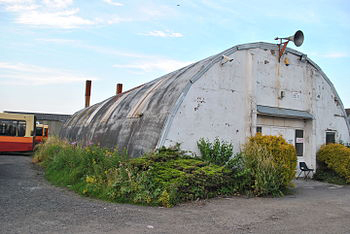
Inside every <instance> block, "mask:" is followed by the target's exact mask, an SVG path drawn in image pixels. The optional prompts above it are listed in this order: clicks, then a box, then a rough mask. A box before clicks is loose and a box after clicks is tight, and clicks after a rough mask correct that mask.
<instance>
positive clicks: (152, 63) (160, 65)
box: [113, 58, 192, 72]
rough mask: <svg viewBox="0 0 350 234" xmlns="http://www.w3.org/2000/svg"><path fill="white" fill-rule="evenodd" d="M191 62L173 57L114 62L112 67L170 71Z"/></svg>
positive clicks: (146, 70)
mask: <svg viewBox="0 0 350 234" xmlns="http://www.w3.org/2000/svg"><path fill="white" fill-rule="evenodd" d="M191 63H192V62H184V61H178V60H173V59H159V58H156V59H153V60H147V62H139V63H133V64H115V65H113V67H116V68H126V69H132V70H142V71H144V72H152V71H163V72H172V71H175V70H177V69H180V68H182V67H185V66H187V65H189V64H191Z"/></svg>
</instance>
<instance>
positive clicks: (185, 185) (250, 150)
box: [33, 136, 295, 207]
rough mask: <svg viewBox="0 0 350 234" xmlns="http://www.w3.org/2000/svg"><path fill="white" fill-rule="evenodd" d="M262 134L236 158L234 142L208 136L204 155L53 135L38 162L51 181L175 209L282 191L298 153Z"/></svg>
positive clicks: (89, 192)
mask: <svg viewBox="0 0 350 234" xmlns="http://www.w3.org/2000/svg"><path fill="white" fill-rule="evenodd" d="M259 137H260V136H259ZM259 137H258V138H256V137H255V138H251V139H250V140H249V142H248V143H247V145H246V146H245V148H244V151H243V152H242V153H239V154H236V155H235V156H234V157H231V156H232V151H233V148H232V145H230V144H227V143H225V142H220V141H219V140H218V139H216V140H215V141H214V143H213V144H211V143H210V144H208V142H205V141H204V140H202V142H201V143H199V145H202V146H205V147H204V148H205V149H209V151H210V153H209V154H207V156H205V157H202V158H198V157H192V156H189V155H187V153H186V152H184V151H181V150H180V149H179V146H176V147H173V148H161V149H158V150H157V151H155V152H151V153H148V154H145V155H144V156H143V157H140V158H128V157H127V155H126V154H125V153H123V152H122V153H121V152H120V151H118V150H117V149H115V150H110V149H105V148H102V147H99V146H96V145H92V146H88V147H81V146H79V145H71V144H69V143H67V142H64V141H62V140H59V139H56V138H51V139H49V140H48V141H47V142H46V143H45V144H42V145H40V146H39V147H38V149H37V151H36V153H35V156H34V158H33V161H34V162H37V163H39V164H40V165H42V166H43V168H44V170H45V176H46V178H47V179H48V180H49V181H50V182H51V183H53V184H55V185H57V186H64V187H67V188H69V189H71V190H74V191H76V192H78V193H80V194H82V195H84V196H89V197H95V198H99V199H103V200H108V201H113V202H127V203H134V204H143V205H155V206H165V207H172V206H174V205H176V204H178V203H181V202H185V201H190V200H196V199H204V198H211V197H215V196H219V195H237V194H247V195H256V196H265V195H272V196H278V195H282V193H283V191H284V190H283V189H285V187H286V186H287V185H289V184H290V180H291V176H290V174H291V173H292V172H293V171H294V170H295V163H294V161H292V160H294V158H293V157H291V154H294V153H295V151H293V150H291V149H290V146H288V145H286V143H285V142H283V141H281V139H280V138H269V139H268V140H266V139H265V138H263V139H260V138H259ZM265 141H267V142H269V144H267V145H266V142H265ZM271 142H272V144H271ZM292 148H293V147H292ZM291 168H292V169H291Z"/></svg>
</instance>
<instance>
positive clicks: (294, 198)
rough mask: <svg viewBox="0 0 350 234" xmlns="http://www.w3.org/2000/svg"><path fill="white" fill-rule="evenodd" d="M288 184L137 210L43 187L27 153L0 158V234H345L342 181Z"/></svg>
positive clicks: (349, 206) (348, 194)
mask: <svg viewBox="0 0 350 234" xmlns="http://www.w3.org/2000/svg"><path fill="white" fill-rule="evenodd" d="M296 185H297V186H296V189H295V190H294V192H293V195H289V196H286V197H283V198H250V199H246V198H243V197H231V198H218V199H210V200H206V201H197V202H191V203H186V204H183V205H179V206H176V207H174V208H159V207H142V206H135V205H128V204H113V203H107V202H102V201H98V200H93V199H89V198H84V197H80V196H79V195H76V194H74V193H73V192H70V191H67V190H66V189H62V188H56V187H54V186H51V185H50V184H49V183H48V182H47V181H46V180H45V179H44V178H43V173H42V171H41V170H40V168H38V167H37V166H35V165H33V164H31V158H30V157H28V156H16V155H11V156H7V155H0V233H191V234H194V233H350V186H337V185H330V184H326V183H319V182H314V181H303V180H298V181H296Z"/></svg>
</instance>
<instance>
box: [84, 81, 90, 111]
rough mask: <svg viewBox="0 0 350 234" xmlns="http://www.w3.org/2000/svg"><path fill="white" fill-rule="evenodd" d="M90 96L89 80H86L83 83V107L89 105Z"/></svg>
mask: <svg viewBox="0 0 350 234" xmlns="http://www.w3.org/2000/svg"><path fill="white" fill-rule="evenodd" d="M90 96H91V80H87V81H86V83H85V108H86V107H89V106H90Z"/></svg>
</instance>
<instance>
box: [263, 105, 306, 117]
mask: <svg viewBox="0 0 350 234" xmlns="http://www.w3.org/2000/svg"><path fill="white" fill-rule="evenodd" d="M257 111H258V114H260V115H266V116H274V117H283V118H292V119H313V116H312V115H311V114H310V113H309V112H307V111H300V110H291V109H284V108H278V107H270V106H260V105H257Z"/></svg>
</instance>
